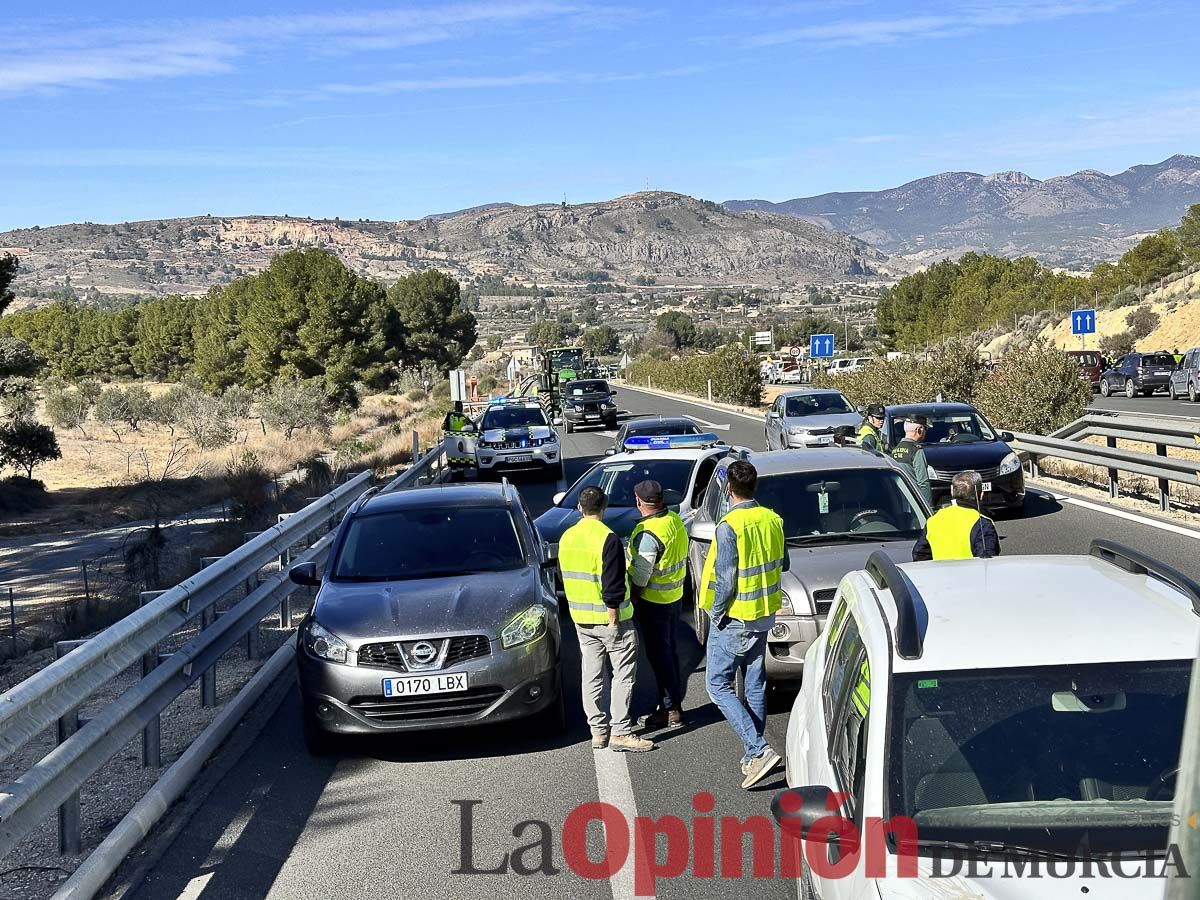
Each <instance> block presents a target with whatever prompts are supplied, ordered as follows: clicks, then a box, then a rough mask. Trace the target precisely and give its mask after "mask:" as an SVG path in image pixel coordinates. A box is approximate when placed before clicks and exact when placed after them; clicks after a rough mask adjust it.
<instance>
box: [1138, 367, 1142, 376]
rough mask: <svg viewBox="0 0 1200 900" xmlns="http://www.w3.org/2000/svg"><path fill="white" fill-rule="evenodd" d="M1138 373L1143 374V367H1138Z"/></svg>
mask: <svg viewBox="0 0 1200 900" xmlns="http://www.w3.org/2000/svg"><path fill="white" fill-rule="evenodd" d="M1137 373H1138V374H1139V375H1141V374H1142V367H1141V366H1138V368H1137Z"/></svg>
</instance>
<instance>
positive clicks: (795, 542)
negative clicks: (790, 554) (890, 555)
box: [786, 532, 897, 547]
mask: <svg viewBox="0 0 1200 900" xmlns="http://www.w3.org/2000/svg"><path fill="white" fill-rule="evenodd" d="M894 540H897V533H896V532H875V533H874V534H870V533H865V534H856V533H855V532H829V533H828V534H800V535H796V537H790V538H788V539H787V541H786V543H787V545H788V546H789V547H803V546H806V545H808V544H842V543H845V544H852V543H863V544H883V543H886V542H888V541H894Z"/></svg>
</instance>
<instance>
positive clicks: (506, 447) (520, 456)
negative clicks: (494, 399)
mask: <svg viewBox="0 0 1200 900" xmlns="http://www.w3.org/2000/svg"><path fill="white" fill-rule="evenodd" d="M475 465H476V466H477V468H478V470H479V474H480V475H481V476H486V475H487V474H489V473H499V472H511V471H515V470H528V469H538V470H541V471H543V472H545V473H546V474H547V475H549V477H550V478H551V479H553V480H558V479H560V478H562V474H563V461H562V444H561V443H560V442H559V440H558V433H557V432H556V431H555V430H554V426H552V425H551V424H550V419H549V417H548V416H547V415H546V410H545V409H544V408H543V407H542V405H541V404H540V403H538V402H537V401H534V400H509V401H507V402H504V403H497V404H493V405H490V406H488V408H487V411H486V412H484V414H483V419H481V420H480V422H479V439H478V440H477V441H476V442H475Z"/></svg>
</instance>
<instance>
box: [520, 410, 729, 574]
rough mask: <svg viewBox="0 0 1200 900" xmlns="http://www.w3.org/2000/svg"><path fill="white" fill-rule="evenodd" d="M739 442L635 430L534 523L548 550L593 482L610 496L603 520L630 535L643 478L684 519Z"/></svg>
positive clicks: (555, 544) (575, 513) (573, 517)
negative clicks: (654, 485)
mask: <svg viewBox="0 0 1200 900" xmlns="http://www.w3.org/2000/svg"><path fill="white" fill-rule="evenodd" d="M736 449H738V448H734V447H730V446H728V445H727V444H724V443H722V442H721V440H720V438H718V437H717V436H716V435H715V434H711V433H708V432H704V433H701V434H688V435H679V434H676V435H661V436H645V435H643V436H635V437H631V438H628V439H627V440H626V441H625V450H624V452H623V453H617V454H614V455H612V456H609V457H607V458H605V459H604V460H603V461H602V462H598V463H596V465H594V466H592V467H591V468H590V469H588V470H587V472H585V473H584V474H583V475H582V476H581V477H580V478H579V480H578V481H576V482H575V483H574V484H573V485H571V487H570V488H569V489H568V490H566V491H564V492H562V493H560V494H556V495H555V497H554V506H552V507H550V509H548V510H547V511H546V512H544V513H542V515H541V516H539V517H538V519H537V521H536V522H535V523H534V524H535V525H537V529H538V531H539V532H540V533H541V535H542V537H543V538H545V540H546V542H547V543H548V544H549V545H550V549H551V552H552V553H557V549H558V540H559V538H560V537H562V534H563V532H564V531H566V530H567V529H568V528H570V527H571V526H572V525H574V524H575V523H576V522H578V521H579V512H578V510H577V509H576V506H577V505H578V503H579V492H580V491H582V490H583V489H584V488H585V487H590V486H595V487H598V488H600V489H601V490H602V491H604V494H605V496H607V497H608V511H607V512H606V513H605V515H604V522H605V524H606V525H608V527H609V528H611V529H612V530H613V531H614V532H616V533H617V535H618V536H619V537H620V538H621V539H622V540H624V539H626V538H628V537H629V535H630V533H631V532H632V531H633V526H634V525H636V524H637V522H638V519H640V518H641V515H640V513H638V510H637V505H636V503H635V502H634V496H633V488H634V486H635V485H636V484H638V483H639V482H642V481H647V480H652V481H657V482H658V483H659V484H661V485H662V486H663V495H664V497H665V499H666V501H667V505H668V506H670V507H671V508H672V509H674V510H676V511H677V512H678V513H679V515H680V516H681V517H682V518H683V519H684V521H685V522H687V521H688V520H690V519H691V517H692V516H693V515H694V513H695V511H696V509H697V508H698V507H699V506H700V505H701V504H702V503H703V502H704V492H705V490H707V488H708V483H709V480H710V479H711V478H712V474H713V472H714V471H715V470H716V468H717V463H718V461H720V460H721V459H724V458H725V457H726V456H728V455H729V454H730V453H732V452H734V451H735V450H736Z"/></svg>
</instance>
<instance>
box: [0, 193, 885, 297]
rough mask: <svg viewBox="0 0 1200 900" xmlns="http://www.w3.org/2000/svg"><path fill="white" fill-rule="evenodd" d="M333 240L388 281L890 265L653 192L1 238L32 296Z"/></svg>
mask: <svg viewBox="0 0 1200 900" xmlns="http://www.w3.org/2000/svg"><path fill="white" fill-rule="evenodd" d="M297 247H324V248H326V249H328V250H330V251H331V252H334V253H337V254H338V255H339V256H341V257H342V258H343V259H344V260H345V261H346V263H347V264H348V265H349V266H350V267H351V268H353V269H354V270H355V271H357V272H360V273H363V274H368V275H371V276H373V277H377V278H381V279H383V280H389V279H394V278H397V277H400V276H402V275H405V274H408V273H410V272H414V271H419V270H421V269H427V268H439V269H442V270H444V271H447V272H450V273H451V274H454V275H456V276H458V277H460V278H470V277H473V276H480V275H490V276H501V277H505V278H511V279H513V280H517V281H538V282H539V283H543V284H545V283H552V282H555V281H558V280H564V279H565V280H570V279H571V278H572V277H578V276H581V275H582V274H583V273H585V272H594V271H598V270H603V271H605V272H607V273H608V275H609V278H610V279H611V280H613V281H616V282H626V283H632V282H633V281H635V280H636V279H637V278H638V277H639V276H641V277H654V278H655V280H656V281H657V282H658V283H699V284H731V283H736V284H762V285H770V284H779V283H784V284H795V283H797V282H808V283H811V282H820V281H830V280H835V279H840V278H845V277H848V276H856V275H867V274H872V273H874V272H877V271H880V270H886V269H887V259H886V257H884V256H883V255H882V254H880V253H878V252H876V251H874V250H872V249H871V248H870V247H868V246H867V245H866V244H864V243H863V242H862V241H860V240H858V239H856V238H852V237H849V236H847V235H843V234H836V233H833V232H831V231H829V230H827V229H825V228H823V227H821V226H819V225H816V224H813V223H810V222H807V221H804V220H802V219H798V218H796V217H794V216H788V215H781V214H777V213H770V212H757V211H751V212H743V213H734V212H730V211H729V210H726V209H724V208H723V207H721V206H719V205H718V204H715V203H711V202H709V201H704V200H697V199H694V198H692V197H686V196H683V195H681V194H671V193H665V192H647V193H640V194H632V195H630V196H627V197H618V198H617V199H615V200H610V201H605V202H601V203H585V204H579V205H574V206H564V205H554V204H549V205H543V206H515V205H511V204H498V205H492V206H488V207H480V208H476V209H472V210H465V211H463V212H459V213H453V214H449V215H442V216H430V217H428V218H425V219H421V220H418V221H408V222H368V221H341V220H334V221H328V220H311V219H293V218H280V217H264V216H245V217H233V218H216V217H208V216H204V217H198V218H189V219H171V220H159V221H150V222H132V223H123V224H119V225H96V224H91V223H85V224H80V225H61V226H54V227H50V228H27V229H21V230H18V231H10V232H7V233H2V234H0V250H5V249H7V250H10V251H12V252H15V253H16V254H17V255H18V256H20V257H21V260H22V268H21V274H20V275H19V277H18V281H17V284H16V290H17V292H18V295H19V296H20V295H24V296H25V297H26V298H31V297H34V298H35V299H36V297H35V294H42V295H44V294H46V293H48V292H53V291H54V290H56V289H61V288H62V287H64V286H65V285H67V284H70V286H71V287H72V288H73V289H74V290H75V291H76V292H77V293H82V292H84V291H86V290H88V289H90V288H95V289H97V290H99V291H101V292H104V293H155V294H163V293H190V292H197V291H204V290H207V289H208V288H210V287H212V286H214V285H218V284H222V283H225V282H228V281H229V280H231V279H232V278H234V277H237V276H239V275H242V274H248V273H252V272H256V271H259V270H261V269H262V268H265V267H266V265H267V264H268V263H269V262H270V259H271V257H272V256H273V255H274V254H276V253H279V252H282V251H284V250H289V249H293V248H297Z"/></svg>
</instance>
